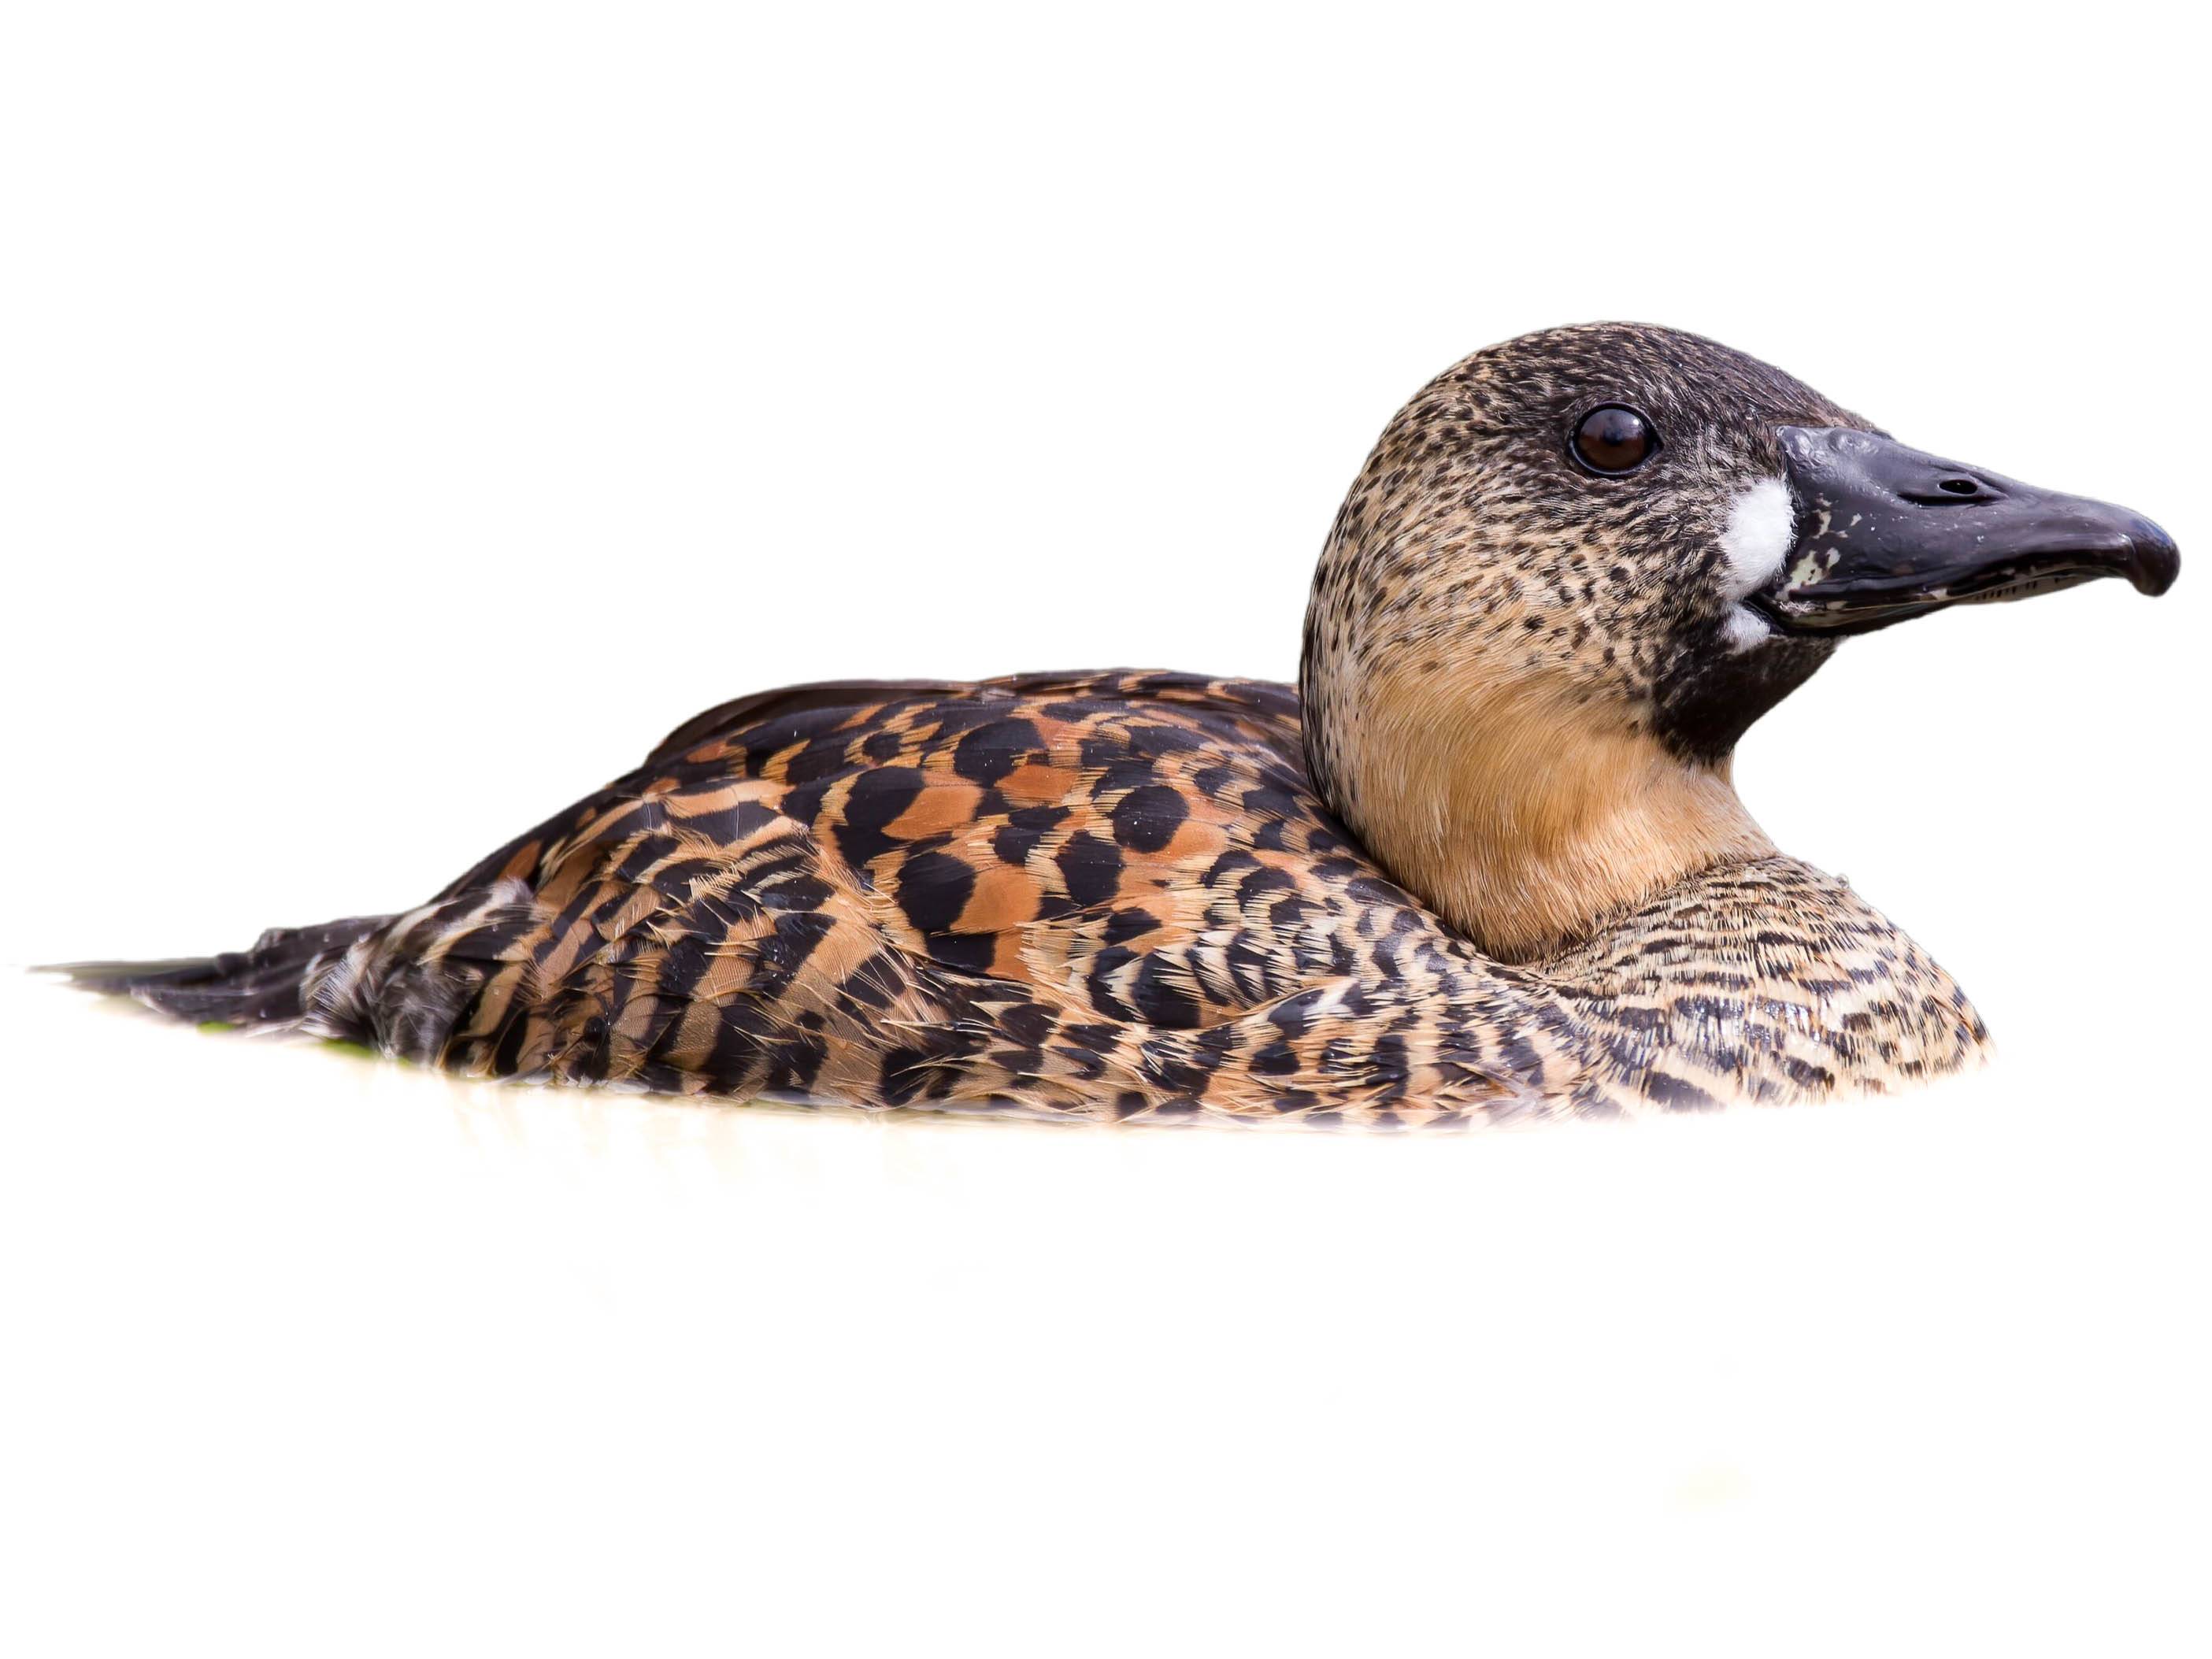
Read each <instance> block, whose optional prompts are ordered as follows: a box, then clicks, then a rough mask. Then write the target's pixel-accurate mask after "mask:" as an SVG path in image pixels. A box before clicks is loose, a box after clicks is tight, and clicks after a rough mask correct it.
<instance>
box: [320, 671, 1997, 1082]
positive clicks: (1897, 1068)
mask: <svg viewBox="0 0 2212 1659" xmlns="http://www.w3.org/2000/svg"><path fill="white" fill-rule="evenodd" d="M303 1005H304V1010H305V1012H304V1017H303V1018H304V1023H305V1024H307V1026H308V1028H309V1029H312V1030H317V1031H319V1032H322V1033H325V1034H326V1035H331V1036H342V1037H346V1038H349V1039H351V1040H355V1041H358V1042H364V1043H368V1044H370V1045H372V1046H374V1047H376V1048H381V1049H383V1050H385V1051H386V1052H389V1053H392V1054H398V1055H402V1056H404V1057H407V1058H409V1059H412V1060H420V1061H423V1062H427V1063H429V1064H433V1065H436V1066H443V1067H446V1068H448V1069H450V1070H452V1071H454V1072H457V1073H462V1074H465V1075H468V1076H472V1077H504V1078H520V1079H544V1080H556V1081H562V1082H573V1083H592V1084H605V1085H617V1086H629V1087H634V1088H640V1089H648V1090H653V1091H664V1092H674V1093H687V1094H706V1095H716V1096H726V1097H741V1098H757V1097H768V1098H775V1099H788V1100H797V1101H809V1102H817V1101H825V1100H826V1101H836V1102H845V1103H854V1104H859V1105H863V1106H908V1105H921V1106H931V1107H936V1108H939V1109H1018V1110H1023V1111H1028V1112H1035V1113H1042V1114H1047V1115H1072V1116H1090V1115H1100V1116H1110V1117H1114V1118H1121V1119H1137V1120H1146V1121H1149V1120H1164V1119H1188V1118H1192V1117H1198V1116H1206V1117H1214V1118H1220V1119H1225V1120H1235V1121H1246V1122H1251V1121H1262V1122H1273V1121H1285V1120H1291V1119H1295V1120H1303V1121H1322V1122H1328V1121H1359V1122H1364V1123H1371V1124H1377V1125H1384V1126H1389V1125H1401V1124H1402V1125H1412V1124H1423V1123H1433V1122H1455V1121H1468V1120H1480V1121H1495V1120H1501V1119H1508V1118H1519V1117H1532V1116H1543V1115H1607V1114H1619V1113H1637V1112H1646V1111H1661V1110H1680V1109H1695V1108H1699V1107H1705V1106H1711V1105H1713V1104H1716V1103H1720V1102H1723V1101H1725V1100H1728V1099H1731V1098H1742V1097H1747V1098H1750V1099H1753V1100H1760V1101H1782V1100H1795V1099H1803V1098H1808V1097H1821V1096H1825V1095H1829V1094H1833V1093H1836V1092H1838V1091H1881V1090H1885V1089H1887V1088H1890V1087H1893V1086H1895V1085H1899V1084H1902V1083H1905V1082H1909V1081H1912V1080H1915V1079H1919V1078H1923V1077H1926V1076H1929V1075H1933V1074H1935V1073H1941V1072H1945V1071H1949V1070H1954V1069H1956V1068H1957V1067H1959V1066H1963V1065H1966V1064H1968V1063H1971V1062H1972V1060H1974V1058H1975V1057H1976V1055H1977V1054H1978V1052H1979V1050H1980V1048H1981V1045H1982V1042H1983V1041H1984V1035H1985V1033H1984V1029H1983V1027H1982V1024H1981V1022H1980V1020H1979V1019H1978V1017H1977V1016H1976V1015H1975V1014H1974V1012H1973V1011H1972V1008H1971V1007H1970V1006H1968V1004H1967V1003H1966V999H1965V998H1964V996H1963V995H1962V994H1960V991H1959V989H1958V987H1956V986H1955V985H1954V984H1953V983H1952V981H1950V979H1949V977H1948V975H1945V974H1944V973H1943V971H1942V969H1940V968H1938V967H1936V965H1935V964H1934V963H1932V962H1930V961H1929V959H1928V958H1927V957H1925V956H1924V954H1923V953H1922V952H1921V951H1919V949H1918V947H1917V946H1916V945H1913V944H1912V942H1911V940H1910V939H1906V938H1905V936H1904V935H1903V934H1902V933H1899V932H1898V931H1897V930H1896V929H1895V928H1893V927H1891V926H1890V924H1889V923H1887V921H1885V920H1884V919H1883V918H1882V917H1881V916H1880V915H1878V914H1877V913H1875V911H1874V910H1872V909H1871V908H1869V907H1868V906H1866V905H1865V904H1864V903H1863V902H1862V901H1860V900H1859V899H1858V898H1857V896H1856V895H1854V894H1853V893H1851V891H1850V889H1849V888H1848V887H1847V886H1845V885H1844V884H1842V883H1840V882H1838V881H1836V880H1834V879H1832V878H1829V877H1826V876H1824V875H1821V874H1820V872H1816V871H1814V870H1811V869H1810V868H1808V866H1803V865H1802V864H1799V863H1797V862H1796V861H1795V860H1789V859H1784V858H1780V857H1770V858H1765V859H1760V860H1753V861H1752V862H1749V863H1745V864H1739V865H1735V866H1727V867H1723V868H1719V869H1716V870H1713V871H1711V872H1706V873H1705V874H1703V875H1701V876H1698V877H1695V878H1692V879H1690V880H1688V881H1686V882H1684V883H1682V884H1679V885H1678V886H1676V887H1675V888H1674V889H1672V890H1669V891H1668V892H1667V893H1665V894H1663V895H1662V896H1660V898H1659V899H1657V900H1656V901H1655V902H1651V903H1650V904H1649V905H1647V906H1645V907H1644V908H1641V909H1639V910H1638V911H1637V912H1635V913H1633V914H1631V915H1624V916H1621V917H1619V918H1617V919H1614V921H1613V923H1612V924H1611V925H1608V926H1607V927H1604V928H1602V929H1601V930H1600V932H1599V933H1598V934H1597V936H1596V939H1595V942H1593V943H1590V944H1587V945H1583V946H1580V947H1578V948H1577V949H1574V950H1571V951H1565V952H1562V953H1559V954H1558V955H1557V956H1555V957H1551V958H1548V959H1545V960H1541V961H1536V962H1531V963H1512V964H1509V963H1500V962H1498V961H1494V960H1492V959H1491V958H1489V957H1486V956H1485V955H1484V954H1483V953H1482V952H1481V951H1479V950H1477V949H1476V948H1475V947H1474V945H1473V944H1471V943H1470V942H1469V941H1468V939H1467V938H1466V937H1465V936H1464V935H1462V934H1461V933H1457V932H1455V930H1453V929H1452V928H1451V927H1449V926H1447V925H1446V924H1445V923H1443V921H1440V920H1439V919H1438V918H1437V916H1436V915H1434V914H1433V913H1432V912H1431V911H1430V910H1428V909H1427V908H1425V907H1423V906H1422V905H1421V904H1420V903H1419V902H1418V901H1417V900H1416V899H1414V898H1413V896H1410V895H1409V894H1408V893H1407V892H1406V891H1405V890H1403V889H1401V888H1400V887H1399V886H1398V885H1397V884H1395V883H1394V882H1393V881H1391V880H1390V879H1389V877H1388V876H1386V875H1385V874H1384V873H1383V871H1382V870H1381V869H1380V868H1378V867H1377V866H1376V864H1375V863H1374V862H1373V861H1372V860H1370V858H1369V857H1368V856H1367V855H1366V854H1365V853H1364V851H1363V850H1362V849H1361V848H1360V847H1359V846H1358V844H1357V843H1356V842H1354V841H1353V840H1352V837H1351V836H1349V835H1348V834H1347V833H1346V830H1345V829H1344V828H1343V827H1342V826H1341V824H1340V823H1338V822H1337V821H1336V820H1335V819H1334V817H1331V815H1330V814H1329V812H1328V809H1327V808H1326V807H1324V806H1323V805H1322V803H1321V801H1320V799H1318V798H1317V796H1316V793H1315V792H1314V790H1313V788H1312V787H1311V785H1310V782H1309V780H1308V777H1307V774H1306V770H1305V764H1304V744H1303V739H1302V734H1301V732H1300V726H1299V706H1298V699H1297V693H1296V692H1295V691H1294V690H1291V688H1289V687H1287V686H1282V685H1277V684H1267V683H1262V682H1255V681H1249V680H1220V679H1206V678H1200V677H1196V676H1191V675H1181V674H1168V673H1152V672H1135V671H1110V672H1104V673H1088V674H1069V675H1028V676H1019V677H1014V678H1006V679H1000V680H991V681H985V682H981V683H976V684H938V683H918V682H907V683H860V684H827V685H817V686H802V687H798V688H794V689H792V690H783V691H776V692H770V693H766V694H763V695H762V696H754V697H750V698H745V699H742V700H740V701H738V702H733V703H729V704H726V705H724V706H723V707H721V708H717V709H714V710H711V711H709V712H708V713H707V714H702V715H701V716H700V717H699V718H698V719H696V720H692V721H690V722H689V723H688V724H687V725H685V726H683V727H682V728H680V729H679V730H678V732H675V733H673V734H671V737H670V738H668V739H667V740H665V742H664V743H663V744H661V745H660V746H659V748H657V749H656V750H654V751H653V754H652V755H651V756H650V757H647V760H646V762H645V763H644V764H643V765H642V766H641V767H640V768H639V769H636V770H635V771H634V772H632V773H630V774H629V775H626V776H624V777H623V778H621V779H618V780H617V781H615V782H614V783H612V784H610V785H609V786H608V787H605V789H602V790H600V791H599V792H597V793H594V794H592V795H589V796H587V797H586V798H585V799H583V800H581V801H579V802H578V803H576V804H575V805H574V806H572V807H570V808H569V809H568V810H567V811H564V812H562V813H560V814H558V815H556V817H553V818H551V819H550V820H549V821H547V822H546V823H544V824H541V825H539V826H538V828H537V829H533V830H532V831H530V832H529V833H528V834H526V835H525V836H521V837H520V838H518V839H517V840H516V841H514V842H511V843H510V844H508V845H507V847H504V848H501V849H500V850H499V851H498V852H496V853H495V854H492V855H491V856H490V857H489V858H488V859H486V860H483V862H482V863H480V864H479V865H478V866H476V867H475V868H474V869H472V870H471V871H470V872H468V873H467V874H466V875H465V876H464V877H462V878H460V879H459V881H457V882H455V883H454V884H453V885H452V886H450V887H449V888H447V890H445V891H444V892H442V893H441V894H440V895H439V896H437V897H436V898H435V899H433V900H432V901H431V902H429V903H428V904H427V905H424V906H422V908H418V909H416V910H414V911H411V912H410V913H408V914H406V915H400V916H398V917H395V918H392V919H391V920H389V921H383V922H380V923H376V924H373V925H372V926H371V927H370V931H368V932H367V933H363V934H362V936H361V937H360V938H359V939H356V941H355V942H354V943H353V945H351V946H350V948H349V949H347V950H346V951H344V952H343V954H342V955H331V954H327V953H326V954H324V955H322V956H319V957H317V959H316V960H315V962H314V963H313V966H312V969H311V970H310V971H309V973H308V975H307V981H306V984H305V987H304V997H303Z"/></svg>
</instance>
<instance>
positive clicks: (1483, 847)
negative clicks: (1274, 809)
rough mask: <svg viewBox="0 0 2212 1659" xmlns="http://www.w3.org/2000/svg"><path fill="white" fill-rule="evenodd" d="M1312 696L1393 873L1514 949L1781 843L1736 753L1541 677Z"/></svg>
mask: <svg viewBox="0 0 2212 1659" xmlns="http://www.w3.org/2000/svg"><path fill="white" fill-rule="evenodd" d="M1361 693H1362V695H1360V696H1358V698H1357V699H1356V701H1342V700H1340V701H1339V702H1336V703H1335V704H1334V706H1333V707H1324V708H1320V709H1314V708H1310V709H1309V711H1308V715H1309V719H1315V718H1319V719H1322V720H1326V721H1327V722H1328V726H1327V729H1326V730H1325V731H1323V732H1321V733H1319V734H1317V736H1318V738H1319V739H1320V740H1319V741H1310V743H1309V750H1310V752H1311V753H1312V754H1313V755H1314V757H1315V759H1316V774H1317V781H1319V782H1320V783H1321V786H1322V789H1323V791H1324V793H1326V794H1327V795H1328V797H1329V799H1330V800H1331V804H1332V805H1334V807H1335V808H1336V810H1337V811H1338V812H1339V813H1340V815H1341V816H1342V817H1344V818H1345V819H1346V822H1347V823H1349V824H1350V826H1351V828H1352V829H1353V830H1354V832H1355V833H1357V834H1358V836H1360V838H1361V839H1362V840H1363V841H1364V842H1365V843H1366V845H1367V848H1368V850H1369V851H1370V852H1371V853H1372V854H1374V855H1375V857H1376V859H1377V860H1379V861H1380V862H1381V863H1382V864H1383V866H1385V867H1386V868H1387V869H1389V872H1391V874H1392V875H1393V876H1395V878H1397V879H1398V881H1399V882H1400V883H1401V884H1403V885H1404V886H1405V887H1407V889H1408V890H1411V891H1412V892H1413V893H1415V894H1416V895H1418V896H1419V897H1420V898H1421V899H1422V901H1423V902H1425V903H1426V904H1428V905H1429V906H1430V908H1432V909H1434V910H1435V911H1436V912H1437V914H1438V915H1442V916H1443V918H1444V919H1445V920H1446V921H1449V922H1451V923H1452V924H1453V925H1454V926H1455V927H1458V928H1460V929H1461V930H1462V932H1464V933H1467V934H1468V936H1469V937H1471V938H1472V939H1474V941H1475V942H1476V943H1477V944H1479V945H1481V946H1482V948H1483V949H1484V950H1486V951H1488V952H1489V953H1490V954H1492V955H1493V956H1496V957H1499V958H1501V959H1503V960H1506V961H1511V962H1526V961H1529V960H1532V959H1536V958H1541V957H1545V956H1547V955H1548V954H1550V953H1553V952H1554V951H1559V950H1561V949H1564V948H1566V947H1569V946H1571V945H1576V944H1578V943H1580V942H1582V941H1584V940H1586V939H1589V938H1591V937H1592V936H1593V935H1595V933H1598V932H1600V931H1601V929H1602V928H1603V927H1605V926H1606V925H1607V923H1608V922H1609V921H1613V920H1615V919H1617V918H1618V917H1620V915H1624V914H1625V913H1626V912H1628V911H1630V910H1632V909H1634V908H1637V907H1638V906H1639V905H1641V904H1644V903H1645V902H1649V901H1650V899H1651V898H1652V897H1653V896H1655V895H1656V894H1658V893H1661V892H1662V891H1663V890H1666V889H1668V888H1669V887H1671V886H1673V885H1674V884H1676V883H1678V882H1680V881H1682V880H1683V879H1684V878H1687V877H1689V876H1692V875H1695V874H1696V873H1698V872H1700V871H1704V870H1708V869H1711V868H1713V867H1714V866H1718V865H1724V864H1730V863H1740V862H1742V861H1743V860H1748V859H1756V858H1763V857H1765V856H1768V855H1770V854H1772V853H1773V851H1774V848H1773V845H1772V844H1771V842H1769V841H1768V840H1767V839H1766V836H1765V834H1764V833H1763V832H1762V831H1761V830H1760V829H1759V825H1758V824H1757V823H1754V822H1753V819H1752V817H1751V815H1750V813H1749V812H1747V811H1745V809H1744V806H1743V804H1742V802H1741V801H1740V800H1738V799H1736V793H1735V786H1734V785H1733V784H1732V783H1731V782H1730V781H1729V763H1728V761H1727V760H1726V759H1725V758H1723V760H1721V761H1719V762H1717V763H1700V762H1696V761H1689V760H1685V759H1682V758H1680V757H1678V756H1676V755H1674V754H1673V753H1672V752H1670V751H1669V750H1668V749H1667V748H1666V746H1665V745H1664V744H1661V743H1660V742H1659V741H1658V740H1657V739H1656V738H1654V737H1652V736H1651V735H1650V732H1648V731H1644V730H1639V729H1632V728H1631V727H1628V726H1624V725H1622V724H1621V723H1620V721H1618V720H1615V719H1613V718H1611V717H1610V716H1609V714H1607V713H1605V712H1603V711H1600V710H1598V709H1595V708H1591V707H1589V706H1587V705H1580V704H1577V703H1575V702H1572V701H1571V699H1567V698H1564V697H1560V696H1556V695H1553V694H1550V693H1547V690H1545V689H1544V688H1542V687H1541V686H1534V685H1522V686H1513V685H1501V686H1496V687H1492V688H1488V689H1480V690H1475V691H1474V692H1472V693H1470V692H1469V691H1468V689H1467V688H1465V687H1463V686H1461V687H1452V686H1446V685H1438V684H1427V685H1423V684H1393V683H1392V682H1391V680H1390V678H1388V677H1385V678H1381V679H1378V680H1376V682H1374V683H1371V684H1365V685H1363V686H1362V687H1361Z"/></svg>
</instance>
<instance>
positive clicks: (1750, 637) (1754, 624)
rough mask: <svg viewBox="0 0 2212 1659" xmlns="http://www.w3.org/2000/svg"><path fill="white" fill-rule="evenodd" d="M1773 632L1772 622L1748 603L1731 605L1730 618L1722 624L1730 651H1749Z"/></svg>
mask: <svg viewBox="0 0 2212 1659" xmlns="http://www.w3.org/2000/svg"><path fill="white" fill-rule="evenodd" d="M1773 632H1774V629H1773V626H1772V624H1771V623H1768V621H1767V620H1766V618H1765V617H1762V616H1760V615H1759V612H1757V611H1753V609H1752V608H1751V607H1750V606H1749V605H1730V606H1729V613H1728V620H1727V621H1726V622H1724V623H1722V624H1721V637H1722V638H1723V639H1724V640H1726V641H1728V648H1729V650H1730V651H1748V650H1750V649H1751V647H1753V646H1754V645H1758V644H1760V643H1761V642H1763V641H1765V639H1766V638H1767V637H1768V636H1769V635H1771V634H1772V633H1773Z"/></svg>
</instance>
